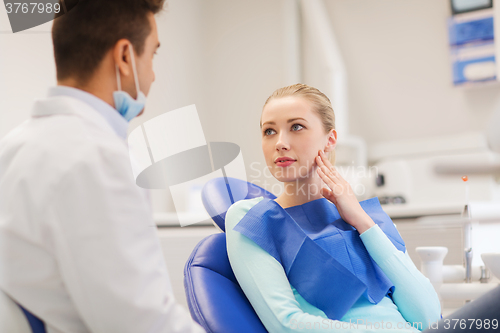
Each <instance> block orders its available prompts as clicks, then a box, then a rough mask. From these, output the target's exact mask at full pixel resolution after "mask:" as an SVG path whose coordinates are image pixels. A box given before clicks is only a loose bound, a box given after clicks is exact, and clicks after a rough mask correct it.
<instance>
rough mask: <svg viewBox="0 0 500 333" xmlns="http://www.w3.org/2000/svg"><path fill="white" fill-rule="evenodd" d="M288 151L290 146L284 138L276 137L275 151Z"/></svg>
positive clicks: (281, 136)
mask: <svg viewBox="0 0 500 333" xmlns="http://www.w3.org/2000/svg"><path fill="white" fill-rule="evenodd" d="M289 149H290V144H289V143H288V141H287V140H286V138H285V137H284V136H283V135H280V136H279V137H278V142H276V150H277V151H280V150H289Z"/></svg>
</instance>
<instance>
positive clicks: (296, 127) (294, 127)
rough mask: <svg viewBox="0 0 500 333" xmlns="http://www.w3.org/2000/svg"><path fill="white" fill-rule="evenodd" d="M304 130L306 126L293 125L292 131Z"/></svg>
mask: <svg viewBox="0 0 500 333" xmlns="http://www.w3.org/2000/svg"><path fill="white" fill-rule="evenodd" d="M303 128H304V126H302V125H300V124H293V125H292V130H293V131H298V130H301V129H303Z"/></svg>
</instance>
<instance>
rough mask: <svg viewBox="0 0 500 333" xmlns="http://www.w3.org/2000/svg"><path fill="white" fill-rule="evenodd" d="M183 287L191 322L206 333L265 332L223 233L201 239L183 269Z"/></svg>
mask: <svg viewBox="0 0 500 333" xmlns="http://www.w3.org/2000/svg"><path fill="white" fill-rule="evenodd" d="M184 288H185V291H186V298H187V303H188V306H189V311H190V312H191V316H192V317H193V319H194V321H196V322H197V323H198V324H200V325H201V326H202V327H203V328H204V329H205V331H207V332H208V333H261V332H262V333H266V332H267V331H266V329H265V328H264V326H263V325H262V323H261V321H260V319H259V317H258V316H257V314H256V313H255V311H254V310H253V308H252V305H251V304H250V302H249V301H248V300H247V298H246V297H245V294H244V293H243V291H242V290H241V288H240V286H239V284H238V281H236V277H235V276H234V273H233V271H232V269H231V266H230V264H229V259H228V257H227V251H226V234H224V233H219V234H215V235H210V236H208V237H206V238H205V239H203V240H202V241H201V242H200V243H198V245H197V246H196V247H195V249H194V250H193V253H191V256H190V257H189V259H188V261H187V263H186V267H185V269H184Z"/></svg>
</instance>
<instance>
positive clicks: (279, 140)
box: [261, 96, 337, 182]
mask: <svg viewBox="0 0 500 333" xmlns="http://www.w3.org/2000/svg"><path fill="white" fill-rule="evenodd" d="M261 123H262V150H263V152H264V157H265V159H266V164H267V166H268V168H269V170H270V171H271V173H272V175H273V176H274V177H275V178H276V179H277V180H279V181H281V182H292V181H295V180H301V179H304V178H309V177H311V175H313V172H314V170H315V167H316V163H315V157H316V156H317V155H318V151H319V150H324V151H325V152H330V151H332V150H333V149H334V148H335V143H336V135H337V134H336V132H335V130H333V129H332V130H331V131H330V132H329V133H326V132H325V129H324V127H323V123H322V121H321V119H320V118H319V116H318V114H317V113H316V112H315V111H314V110H313V107H312V104H311V103H310V102H309V101H308V100H306V99H305V98H303V97H296V96H288V97H282V98H274V99H272V100H270V101H269V102H268V103H267V104H266V106H265V107H264V110H263V111H262V118H261Z"/></svg>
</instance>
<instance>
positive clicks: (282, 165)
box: [276, 160, 295, 168]
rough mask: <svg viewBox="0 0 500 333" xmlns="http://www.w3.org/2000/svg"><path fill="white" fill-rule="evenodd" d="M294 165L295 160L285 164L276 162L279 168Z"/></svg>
mask: <svg viewBox="0 0 500 333" xmlns="http://www.w3.org/2000/svg"><path fill="white" fill-rule="evenodd" d="M293 163H295V161H294V160H288V161H285V162H276V165H277V166H279V167H283V168H284V167H287V166H289V165H292V164H293Z"/></svg>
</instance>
